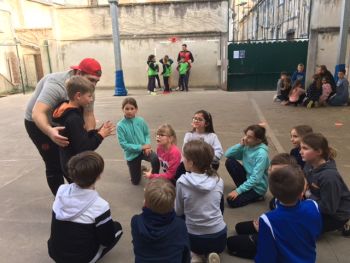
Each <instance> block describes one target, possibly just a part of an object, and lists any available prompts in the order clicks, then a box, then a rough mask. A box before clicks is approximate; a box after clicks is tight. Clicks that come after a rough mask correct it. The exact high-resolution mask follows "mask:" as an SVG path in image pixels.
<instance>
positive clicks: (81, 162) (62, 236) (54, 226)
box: [47, 151, 123, 263]
mask: <svg viewBox="0 0 350 263" xmlns="http://www.w3.org/2000/svg"><path fill="white" fill-rule="evenodd" d="M103 169H104V161H103V159H102V157H101V156H100V155H99V154H98V153H95V152H92V151H86V152H82V153H79V154H77V155H75V156H73V157H72V158H71V159H70V160H69V162H68V174H69V176H70V177H71V178H72V180H73V183H72V184H66V185H61V186H60V188H59V189H58V191H57V195H56V198H55V201H54V203H53V207H52V210H53V212H52V222H51V235H50V239H49V240H48V242H47V244H48V249H49V255H50V257H51V258H52V259H53V260H54V261H55V262H65V263H70V262H71V263H73V262H91V263H94V262H97V261H98V260H99V259H100V258H102V257H103V256H104V255H105V254H106V253H107V252H108V251H110V250H111V249H112V248H113V247H114V246H115V245H116V244H117V242H118V241H119V239H120V237H121V236H122V234H123V231H122V226H121V225H120V224H119V223H118V222H116V221H113V220H112V217H111V210H110V208H109V204H108V202H106V201H105V200H104V199H102V198H101V197H100V196H99V194H98V193H97V192H96V190H95V185H96V182H97V180H99V179H100V178H101V175H102V172H103Z"/></svg>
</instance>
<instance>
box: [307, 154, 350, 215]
mask: <svg viewBox="0 0 350 263" xmlns="http://www.w3.org/2000/svg"><path fill="white" fill-rule="evenodd" d="M304 172H305V175H306V179H307V181H308V184H309V187H310V191H311V196H310V198H311V199H313V200H315V201H316V202H317V204H318V206H319V208H320V212H321V213H322V214H326V215H329V216H331V217H334V218H335V219H337V220H347V219H349V218H350V191H349V188H348V187H347V186H346V184H345V182H344V180H343V178H342V177H341V176H340V174H339V172H338V171H337V167H336V165H335V161H334V160H329V161H327V162H326V163H324V164H322V165H321V166H319V167H317V168H312V167H311V166H310V165H308V164H306V165H305V167H304Z"/></svg>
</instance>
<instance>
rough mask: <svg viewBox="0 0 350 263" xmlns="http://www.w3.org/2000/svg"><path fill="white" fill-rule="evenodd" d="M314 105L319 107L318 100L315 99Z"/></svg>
mask: <svg viewBox="0 0 350 263" xmlns="http://www.w3.org/2000/svg"><path fill="white" fill-rule="evenodd" d="M322 105H323V103H322ZM314 106H315V108H318V107H320V103H319V102H318V101H315V103H314Z"/></svg>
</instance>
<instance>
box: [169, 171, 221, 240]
mask: <svg viewBox="0 0 350 263" xmlns="http://www.w3.org/2000/svg"><path fill="white" fill-rule="evenodd" d="M223 191H224V182H223V180H222V179H221V178H219V177H217V176H208V175H207V174H198V173H193V172H192V173H189V172H187V173H186V174H184V175H182V176H181V177H180V178H179V179H178V180H177V182H176V200H175V211H176V214H177V215H178V216H183V215H184V216H185V218H186V226H187V229H188V233H190V234H193V235H207V234H215V233H218V232H220V231H222V230H223V229H224V228H226V224H225V222H224V218H223V216H222V213H221V210H220V202H221V198H222V196H223Z"/></svg>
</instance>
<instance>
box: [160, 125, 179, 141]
mask: <svg viewBox="0 0 350 263" xmlns="http://www.w3.org/2000/svg"><path fill="white" fill-rule="evenodd" d="M156 134H159V135H166V136H168V137H170V140H171V144H175V145H176V143H177V138H176V133H175V130H174V129H173V127H172V126H171V125H170V124H167V123H165V124H162V125H160V126H159V127H158V129H157V132H156Z"/></svg>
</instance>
